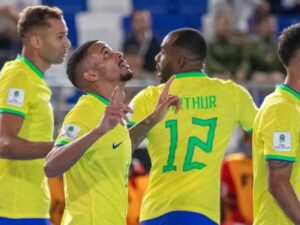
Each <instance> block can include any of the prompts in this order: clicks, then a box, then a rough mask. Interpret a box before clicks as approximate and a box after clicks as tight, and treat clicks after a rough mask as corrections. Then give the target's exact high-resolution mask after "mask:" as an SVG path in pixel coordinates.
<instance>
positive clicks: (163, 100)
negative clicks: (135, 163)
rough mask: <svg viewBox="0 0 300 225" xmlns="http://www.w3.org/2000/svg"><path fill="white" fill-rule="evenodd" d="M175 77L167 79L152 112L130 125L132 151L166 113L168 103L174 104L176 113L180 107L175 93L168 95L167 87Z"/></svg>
mask: <svg viewBox="0 0 300 225" xmlns="http://www.w3.org/2000/svg"><path fill="white" fill-rule="evenodd" d="M174 79H175V76H172V77H171V78H169V80H168V81H167V83H166V85H165V87H164V89H163V91H162V92H161V94H160V96H159V99H158V101H157V103H156V106H155V108H154V110H153V112H152V113H151V114H150V115H149V116H147V117H146V118H145V119H143V120H142V121H141V122H139V123H138V124H137V125H135V126H133V127H131V128H130V129H129V134H130V138H131V146H132V151H133V152H134V151H135V149H136V148H137V147H138V146H139V144H140V143H141V142H142V141H143V140H144V138H145V137H146V135H147V133H148V131H149V130H150V129H151V128H152V127H154V126H155V125H156V124H157V123H158V122H160V121H161V120H162V119H163V118H164V117H165V116H166V114H167V111H168V107H169V106H170V105H175V107H176V110H175V112H176V113H177V112H178V111H179V109H180V100H179V98H178V97H177V96H175V95H169V88H170V86H171V84H172V82H173V80H174Z"/></svg>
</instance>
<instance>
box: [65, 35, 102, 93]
mask: <svg viewBox="0 0 300 225" xmlns="http://www.w3.org/2000/svg"><path fill="white" fill-rule="evenodd" d="M95 42H97V40H93V41H88V42H86V43H84V44H83V45H81V46H80V47H78V48H77V49H76V50H75V51H74V52H73V54H72V55H71V57H70V58H69V60H68V63H67V71H66V72H67V75H68V78H69V80H70V81H71V83H72V84H73V85H74V86H75V87H77V88H79V89H80V85H79V84H78V77H79V75H80V73H81V70H80V69H81V65H82V62H83V61H84V59H85V58H86V56H87V51H88V49H89V47H90V46H91V45H92V44H94V43H95Z"/></svg>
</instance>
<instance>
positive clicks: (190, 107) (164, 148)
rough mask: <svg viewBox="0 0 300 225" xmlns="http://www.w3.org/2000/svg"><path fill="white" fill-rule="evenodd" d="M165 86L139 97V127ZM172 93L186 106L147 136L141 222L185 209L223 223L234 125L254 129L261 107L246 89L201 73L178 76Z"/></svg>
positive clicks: (136, 102) (136, 112) (136, 117)
mask: <svg viewBox="0 0 300 225" xmlns="http://www.w3.org/2000/svg"><path fill="white" fill-rule="evenodd" d="M163 86H164V85H161V86H158V87H149V88H147V89H145V90H144V91H142V92H141V93H140V94H138V95H137V96H136V97H135V99H134V100H133V101H132V104H133V110H134V115H133V118H132V120H133V121H134V122H137V121H139V120H140V119H142V118H143V117H145V116H146V115H147V114H149V113H150V112H151V111H152V110H153V108H154V106H155V104H156V101H157V98H158V96H159V94H160V92H161V91H162V89H163ZM169 92H170V93H171V94H176V95H178V96H179V97H180V99H181V102H182V105H181V109H180V111H179V112H178V113H177V114H175V113H174V109H172V108H170V109H169V112H168V114H167V116H166V118H165V119H164V120H163V121H162V122H160V123H159V124H157V125H156V126H155V127H154V128H153V129H151V131H150V132H149V133H148V136H147V138H148V140H149V144H148V151H149V155H150V158H151V162H152V168H151V172H150V183H149V188H148V190H147V192H146V194H145V197H144V201H143V207H142V214H141V219H142V220H147V219H151V218H154V217H157V216H159V215H162V214H164V213H166V212H170V211H176V210H186V211H193V212H199V213H201V214H204V215H207V216H208V217H209V218H211V219H213V220H215V221H218V220H219V199H220V196H219V190H220V181H219V180H220V166H221V161H222V158H223V155H224V152H225V150H226V147H227V144H228V141H229V139H230V136H231V133H232V131H233V129H234V128H235V126H236V125H238V124H239V123H240V124H241V125H242V126H243V128H244V129H245V130H248V129H251V128H252V122H253V120H254V117H255V114H256V107H255V105H254V104H253V102H252V101H251V97H250V95H249V94H248V92H247V91H246V90H245V89H243V88H241V87H240V86H238V85H236V84H235V83H233V82H232V81H223V80H220V79H213V78H208V77H207V76H206V75H205V74H202V73H184V74H177V75H176V80H175V81H174V82H173V84H172V85H171V87H170V91H169Z"/></svg>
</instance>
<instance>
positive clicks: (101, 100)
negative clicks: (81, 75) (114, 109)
mask: <svg viewBox="0 0 300 225" xmlns="http://www.w3.org/2000/svg"><path fill="white" fill-rule="evenodd" d="M87 94H88V95H91V96H94V97H95V98H97V99H98V100H99V101H100V102H102V103H103V104H104V105H109V100H108V99H106V98H104V97H102V96H100V95H97V94H94V93H90V92H88V93H87Z"/></svg>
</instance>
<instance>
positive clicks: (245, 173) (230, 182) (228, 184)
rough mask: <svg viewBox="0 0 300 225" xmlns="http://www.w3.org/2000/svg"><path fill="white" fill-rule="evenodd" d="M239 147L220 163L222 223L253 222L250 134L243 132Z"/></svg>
mask: <svg viewBox="0 0 300 225" xmlns="http://www.w3.org/2000/svg"><path fill="white" fill-rule="evenodd" d="M240 147H241V149H240V152H239V153H233V154H230V155H228V156H227V157H225V159H224V161H223V165H222V173H221V174H222V175H221V187H222V191H221V202H222V219H221V221H222V223H221V224H222V225H251V224H252V222H253V212H252V207H253V203H252V185H253V172H252V158H251V134H247V133H244V140H243V141H242V142H241V146H240Z"/></svg>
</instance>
